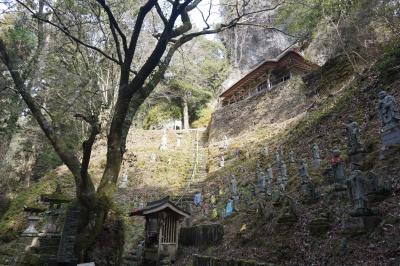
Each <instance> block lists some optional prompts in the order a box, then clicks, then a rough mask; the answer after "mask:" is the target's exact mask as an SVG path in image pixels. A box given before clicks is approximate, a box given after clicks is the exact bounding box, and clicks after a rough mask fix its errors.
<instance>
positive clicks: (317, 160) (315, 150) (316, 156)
mask: <svg viewBox="0 0 400 266" xmlns="http://www.w3.org/2000/svg"><path fill="white" fill-rule="evenodd" d="M312 154H313V166H314V168H316V169H318V168H319V167H320V166H321V155H320V150H319V147H318V144H317V143H314V144H313V146H312Z"/></svg>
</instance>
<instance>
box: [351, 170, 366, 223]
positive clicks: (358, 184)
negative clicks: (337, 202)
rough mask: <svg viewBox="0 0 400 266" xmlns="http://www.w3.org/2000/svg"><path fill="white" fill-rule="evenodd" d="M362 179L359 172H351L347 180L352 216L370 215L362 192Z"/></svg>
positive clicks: (363, 191)
mask: <svg viewBox="0 0 400 266" xmlns="http://www.w3.org/2000/svg"><path fill="white" fill-rule="evenodd" d="M364 183H365V180H364V177H363V174H362V172H361V171H360V170H353V171H352V173H351V176H350V178H349V179H348V180H347V189H348V193H349V198H350V199H351V200H352V201H353V205H354V211H353V212H352V214H351V215H352V216H364V215H368V214H370V211H369V209H368V208H367V197H366V195H365V190H364Z"/></svg>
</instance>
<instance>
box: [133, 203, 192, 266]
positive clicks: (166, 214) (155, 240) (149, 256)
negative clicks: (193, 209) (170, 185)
mask: <svg viewBox="0 0 400 266" xmlns="http://www.w3.org/2000/svg"><path fill="white" fill-rule="evenodd" d="M130 215H131V216H144V217H145V219H146V221H145V240H144V251H143V253H144V254H143V260H144V262H145V265H153V264H154V265H156V264H158V261H159V260H160V259H161V258H163V257H169V258H170V259H171V261H175V259H176V255H177V251H178V240H179V232H180V226H181V223H182V221H183V220H184V218H189V217H190V214H189V213H187V212H186V211H184V210H182V209H180V208H179V207H177V206H176V205H175V204H174V203H172V202H171V201H170V200H169V197H166V198H163V199H161V200H158V201H153V202H149V203H147V206H146V207H144V208H142V209H137V210H134V211H133V212H131V213H130ZM146 263H147V264H146Z"/></svg>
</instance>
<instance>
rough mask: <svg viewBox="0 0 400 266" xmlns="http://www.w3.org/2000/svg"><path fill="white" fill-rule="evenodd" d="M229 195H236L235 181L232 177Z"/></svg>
mask: <svg viewBox="0 0 400 266" xmlns="http://www.w3.org/2000/svg"><path fill="white" fill-rule="evenodd" d="M231 193H232V195H237V180H236V177H235V176H234V175H232V178H231Z"/></svg>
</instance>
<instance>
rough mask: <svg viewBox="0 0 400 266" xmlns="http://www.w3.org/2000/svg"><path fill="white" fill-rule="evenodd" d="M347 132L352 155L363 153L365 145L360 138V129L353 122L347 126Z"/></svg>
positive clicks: (349, 149)
mask: <svg viewBox="0 0 400 266" xmlns="http://www.w3.org/2000/svg"><path fill="white" fill-rule="evenodd" d="M346 132H347V148H348V153H349V154H350V155H352V154H356V153H359V152H362V151H363V150H364V149H363V145H362V143H361V137H360V127H359V126H358V123H357V122H355V121H351V122H349V123H348V124H346Z"/></svg>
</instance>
